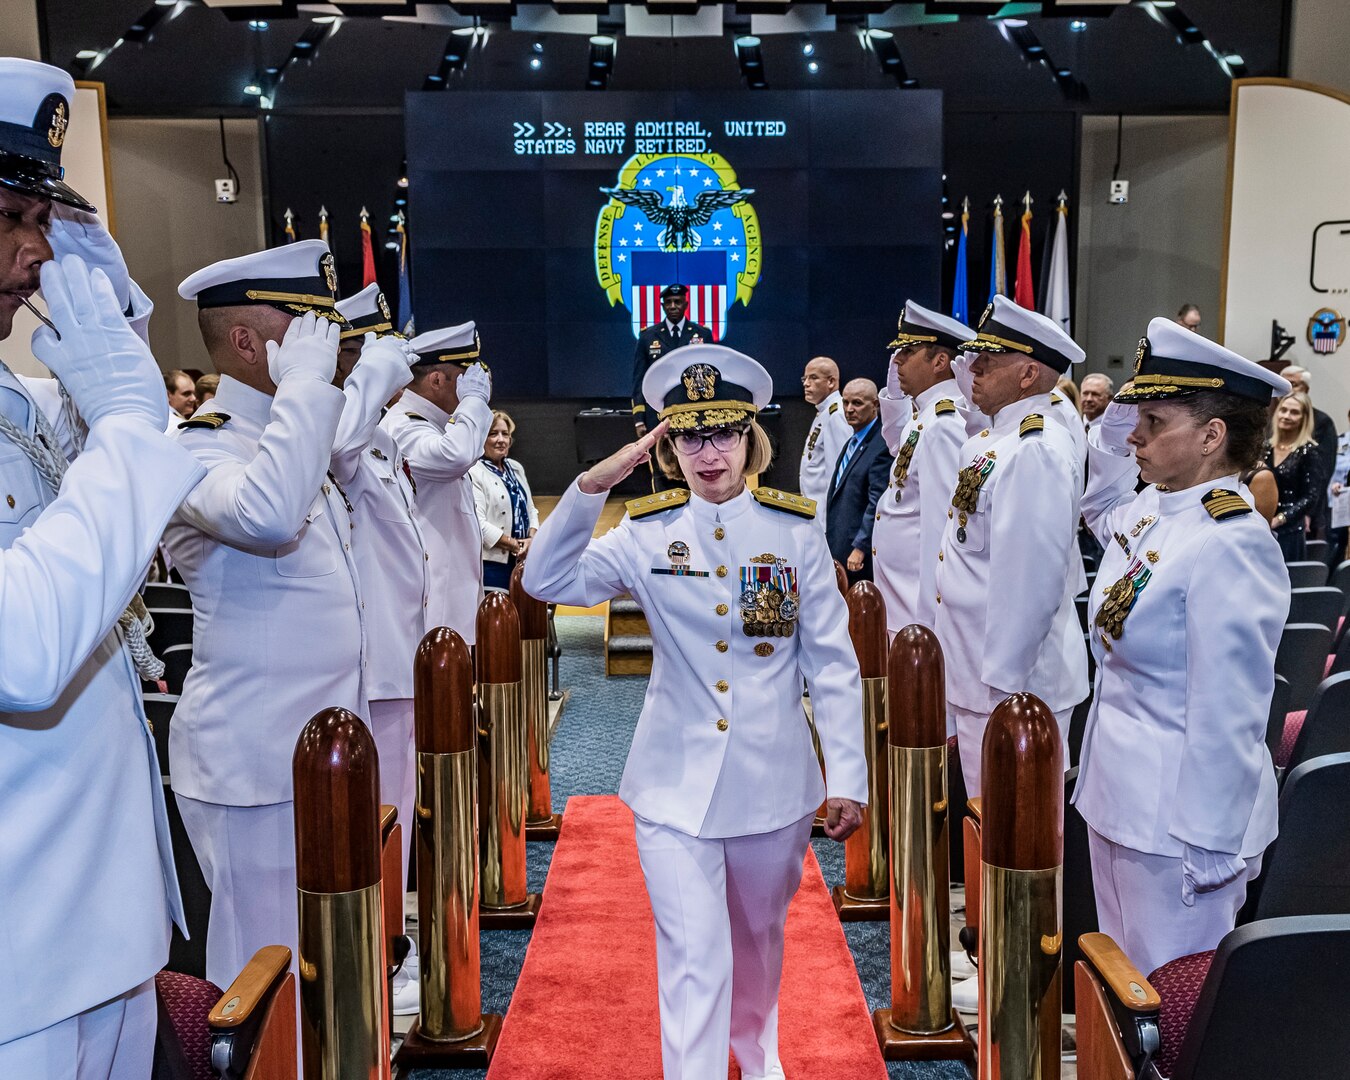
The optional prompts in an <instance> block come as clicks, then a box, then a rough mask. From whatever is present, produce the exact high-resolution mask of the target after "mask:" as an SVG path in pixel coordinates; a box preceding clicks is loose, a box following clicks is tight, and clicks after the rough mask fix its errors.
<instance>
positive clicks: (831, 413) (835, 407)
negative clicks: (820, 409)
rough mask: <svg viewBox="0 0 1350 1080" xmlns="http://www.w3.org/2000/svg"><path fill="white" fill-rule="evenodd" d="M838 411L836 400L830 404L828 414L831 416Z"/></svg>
mask: <svg viewBox="0 0 1350 1080" xmlns="http://www.w3.org/2000/svg"><path fill="white" fill-rule="evenodd" d="M838 411H839V402H837V401H836V402H835V403H834V404H833V405H831V406H830V415H831V416H833V415H834V414H835V413H837V412H838Z"/></svg>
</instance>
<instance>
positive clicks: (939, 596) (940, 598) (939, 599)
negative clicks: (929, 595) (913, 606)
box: [938, 593, 942, 604]
mask: <svg viewBox="0 0 1350 1080" xmlns="http://www.w3.org/2000/svg"><path fill="white" fill-rule="evenodd" d="M938 603H939V604H940V603H942V594H941V593H938Z"/></svg>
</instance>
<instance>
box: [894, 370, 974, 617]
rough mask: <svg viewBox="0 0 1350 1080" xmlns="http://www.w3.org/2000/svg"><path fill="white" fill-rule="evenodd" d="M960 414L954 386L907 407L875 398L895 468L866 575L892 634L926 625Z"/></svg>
mask: <svg viewBox="0 0 1350 1080" xmlns="http://www.w3.org/2000/svg"><path fill="white" fill-rule="evenodd" d="M884 393H885V392H884V391H883V395H884ZM965 408H966V403H965V399H964V398H962V397H961V391H960V390H958V389H957V386H956V380H954V379H946V380H944V381H943V382H940V383H938V384H937V385H936V386H930V387H929V388H928V389H927V390H925V391H924V392H923V393H922V394H920V395H919V396H918V397H917V398H914V399H910V398H908V397H906V398H902V399H900V400H892V399H891V398H889V397H885V396H883V397H882V408H881V434H882V437H883V438H884V439H885V440H886V446H887V447H888V448H889V449H890V451H891V455H892V456H893V457H894V458H895V464H894V465H893V466H891V479H890V482H889V483H888V484H887V486H886V490H885V492H884V493H883V494H882V496H881V498H880V499H879V500H877V520H876V524H875V525H874V526H873V528H872V546H873V547H874V548H875V549H876V555H875V556H874V557H873V559H872V569H873V576H874V577H875V579H876V585H877V588H879V589H880V590H881V595H882V598H883V599H884V600H885V601H886V629H888V630H889V631H890V632H891V633H892V634H895V633H899V632H900V631H901V630H903V629H904V628H905V627H906V626H908V625H909V624H910V623H923V625H925V626H928V627H930V628H931V627H932V625H933V614H932V611H933V607H934V604H933V603H932V600H931V598H932V597H934V596H936V594H937V592H936V587H935V585H934V579H935V577H936V575H937V565H938V558H937V553H938V548H939V547H941V546H942V532H943V529H944V528H945V527H946V524H947V509H948V507H950V506H951V504H952V488H953V487H955V486H956V473H957V470H959V469H960V468H961V460H960V459H961V447H962V445H963V444H964V443H965V441H966V421H965ZM897 414H898V415H897ZM897 421H898V422H897ZM925 596H926V597H929V598H930V600H929V603H928V606H927V610H926V611H925V612H924V613H923V614H921V613H920V611H921V604H920V597H925Z"/></svg>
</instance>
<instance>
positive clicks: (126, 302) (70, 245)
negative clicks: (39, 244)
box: [47, 203, 131, 312]
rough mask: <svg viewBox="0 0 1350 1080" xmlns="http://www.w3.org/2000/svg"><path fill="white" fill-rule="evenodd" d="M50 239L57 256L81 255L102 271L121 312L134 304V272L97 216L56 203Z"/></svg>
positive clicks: (53, 253) (53, 209)
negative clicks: (132, 302) (131, 271)
mask: <svg viewBox="0 0 1350 1080" xmlns="http://www.w3.org/2000/svg"><path fill="white" fill-rule="evenodd" d="M47 242H48V243H49V244H51V246H52V255H53V256H54V257H56V258H58V259H60V258H62V257H63V256H66V255H78V256H79V257H80V258H81V259H83V260H84V263H85V265H86V266H88V267H89V269H90V270H102V271H103V272H104V274H106V275H107V277H108V280H109V281H110V282H111V283H112V288H113V294H114V295H115V296H116V297H117V303H118V309H117V310H118V311H122V312H125V311H126V310H127V308H128V307H129V306H130V305H131V275H130V274H129V273H128V272H127V262H126V260H125V259H124V258H123V257H122V249H121V248H119V247H118V246H117V241H116V240H114V239H113V238H112V234H111V233H109V232H108V230H107V229H106V228H105V227H104V225H103V222H101V221H100V220H99V219H98V215H96V214H90V213H88V212H86V211H84V210H76V209H75V208H74V207H70V206H64V205H62V204H61V203H56V204H54V205H53V206H52V222H51V227H50V228H49V229H48V231H47Z"/></svg>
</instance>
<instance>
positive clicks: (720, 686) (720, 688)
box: [717, 679, 731, 694]
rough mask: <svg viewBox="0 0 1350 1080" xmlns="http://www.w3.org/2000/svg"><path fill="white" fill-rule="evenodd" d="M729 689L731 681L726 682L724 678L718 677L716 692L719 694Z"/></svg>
mask: <svg viewBox="0 0 1350 1080" xmlns="http://www.w3.org/2000/svg"><path fill="white" fill-rule="evenodd" d="M730 689H731V683H729V682H727V681H726V679H718V680H717V692H718V693H719V694H725V693H726V692H727V691H728V690H730Z"/></svg>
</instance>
